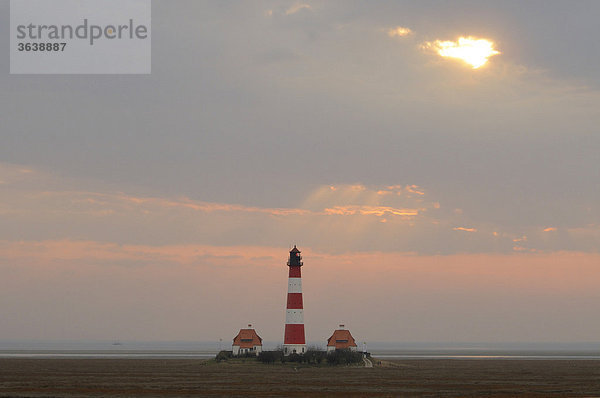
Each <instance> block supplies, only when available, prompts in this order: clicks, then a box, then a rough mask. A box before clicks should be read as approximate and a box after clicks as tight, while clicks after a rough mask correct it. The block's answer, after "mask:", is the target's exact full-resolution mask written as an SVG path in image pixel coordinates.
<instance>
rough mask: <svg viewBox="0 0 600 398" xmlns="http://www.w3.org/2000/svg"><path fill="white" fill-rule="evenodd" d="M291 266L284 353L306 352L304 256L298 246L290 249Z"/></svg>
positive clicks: (289, 261)
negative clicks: (302, 275)
mask: <svg viewBox="0 0 600 398" xmlns="http://www.w3.org/2000/svg"><path fill="white" fill-rule="evenodd" d="M287 265H288V267H290V276H289V279H288V294H287V307H286V311H285V336H284V339H283V353H284V355H290V354H294V353H297V354H304V353H305V352H306V340H305V338H304V308H303V306H302V277H301V274H300V267H302V256H301V255H300V250H298V248H297V247H296V246H294V248H293V249H292V250H290V259H289V260H288V263H287Z"/></svg>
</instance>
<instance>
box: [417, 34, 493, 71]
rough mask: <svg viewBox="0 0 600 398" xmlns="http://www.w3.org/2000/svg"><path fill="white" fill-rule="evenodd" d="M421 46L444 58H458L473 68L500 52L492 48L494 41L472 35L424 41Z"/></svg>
mask: <svg viewBox="0 0 600 398" xmlns="http://www.w3.org/2000/svg"><path fill="white" fill-rule="evenodd" d="M423 48H425V49H432V50H434V51H435V52H437V54H438V55H440V56H441V57H444V58H455V59H460V60H462V61H464V62H466V63H467V64H469V65H471V66H472V67H473V69H477V68H479V67H481V66H483V65H485V64H486V63H487V62H488V60H489V58H490V57H492V56H494V55H498V54H500V51H498V50H496V49H495V48H494V42H492V41H490V40H487V39H476V38H474V37H460V38H459V39H458V41H449V40H446V41H441V40H436V41H434V42H426V43H425V44H423Z"/></svg>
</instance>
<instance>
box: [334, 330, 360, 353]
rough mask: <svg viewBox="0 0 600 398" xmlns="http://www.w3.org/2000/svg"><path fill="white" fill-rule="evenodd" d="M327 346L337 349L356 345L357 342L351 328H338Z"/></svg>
mask: <svg viewBox="0 0 600 398" xmlns="http://www.w3.org/2000/svg"><path fill="white" fill-rule="evenodd" d="M327 347H335V349H336V350H338V349H344V348H350V347H356V342H355V341H354V337H352V334H350V331H349V330H344V329H338V330H336V331H335V332H333V334H332V335H331V337H330V338H329V339H328V340H327Z"/></svg>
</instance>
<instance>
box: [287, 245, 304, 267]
mask: <svg viewBox="0 0 600 398" xmlns="http://www.w3.org/2000/svg"><path fill="white" fill-rule="evenodd" d="M287 265H288V266H290V267H302V265H303V264H302V256H301V255H300V250H298V248H297V247H296V245H294V248H293V249H292V250H290V259H289V260H288V263H287Z"/></svg>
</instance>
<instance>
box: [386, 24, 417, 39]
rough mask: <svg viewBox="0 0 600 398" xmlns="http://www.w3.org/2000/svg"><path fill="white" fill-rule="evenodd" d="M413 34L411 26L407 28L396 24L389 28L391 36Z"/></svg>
mask: <svg viewBox="0 0 600 398" xmlns="http://www.w3.org/2000/svg"><path fill="white" fill-rule="evenodd" d="M411 34H412V30H410V28H405V27H403V26H396V27H395V28H391V29H389V30H388V36H389V37H405V36H409V35H411Z"/></svg>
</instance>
